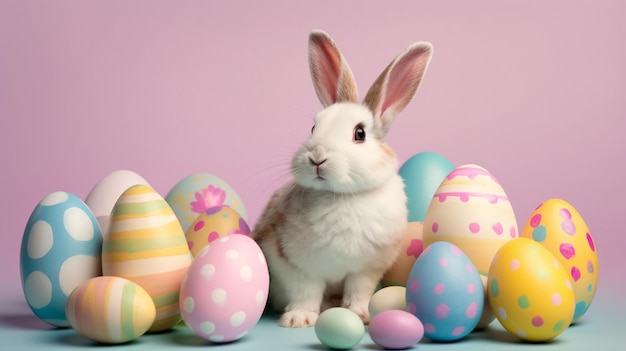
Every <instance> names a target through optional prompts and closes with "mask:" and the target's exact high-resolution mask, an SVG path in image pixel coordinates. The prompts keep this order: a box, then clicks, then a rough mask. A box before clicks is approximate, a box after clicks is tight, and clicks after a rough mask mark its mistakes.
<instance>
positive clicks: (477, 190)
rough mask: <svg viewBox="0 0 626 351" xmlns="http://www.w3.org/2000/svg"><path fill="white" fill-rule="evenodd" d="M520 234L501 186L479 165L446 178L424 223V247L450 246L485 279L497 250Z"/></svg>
mask: <svg viewBox="0 0 626 351" xmlns="http://www.w3.org/2000/svg"><path fill="white" fill-rule="evenodd" d="M517 234H518V233H517V220H516V218H515V213H514V212H513V208H512V206H511V203H510V202H509V199H508V197H507V196H506V194H505V193H504V190H503V189H502V186H500V184H499V183H498V181H497V180H496V178H495V177H494V176H493V175H492V174H491V173H489V171H487V170H486V169H484V168H482V167H480V166H476V165H463V166H459V167H457V168H455V169H454V170H453V171H452V172H450V174H448V175H447V176H446V177H445V179H444V180H443V182H441V185H440V186H439V188H438V189H437V191H436V192H435V195H434V196H433V199H432V202H431V203H430V207H429V208H428V212H427V214H426V218H425V220H424V234H423V237H424V246H428V245H430V244H432V243H434V242H436V241H447V242H451V243H453V244H454V245H456V246H458V247H459V248H460V249H461V250H463V252H464V253H465V254H466V255H467V256H468V257H469V258H470V260H472V262H473V263H474V265H475V266H476V268H477V269H478V272H479V273H480V274H483V275H487V273H488V272H489V265H490V264H491V260H492V259H493V256H494V255H495V254H496V252H497V251H498V249H499V248H500V247H501V246H502V245H503V244H504V243H506V242H507V241H509V240H511V239H513V238H516V237H517Z"/></svg>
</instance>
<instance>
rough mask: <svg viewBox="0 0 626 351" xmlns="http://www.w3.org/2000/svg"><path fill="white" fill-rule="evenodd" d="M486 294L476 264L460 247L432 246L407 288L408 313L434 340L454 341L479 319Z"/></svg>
mask: <svg viewBox="0 0 626 351" xmlns="http://www.w3.org/2000/svg"><path fill="white" fill-rule="evenodd" d="M484 299H485V293H484V290H483V284H482V281H481V279H480V275H479V274H478V271H477V270H476V267H475V266H474V264H473V263H472V262H471V261H470V259H469V258H468V257H467V256H466V255H465V253H464V252H463V251H462V250H461V249H459V248H458V247H457V246H455V245H453V244H451V243H449V242H445V241H438V242H435V243H432V244H431V245H429V246H428V247H426V249H424V251H423V252H422V254H421V255H420V257H419V258H418V259H417V261H415V264H414V265H413V268H412V269H411V273H410V274H409V280H408V281H407V287H406V301H407V310H408V311H409V312H411V313H413V314H414V315H415V316H416V317H417V318H419V320H420V321H422V323H423V325H424V335H425V336H426V337H427V338H429V339H431V340H434V341H455V340H459V339H461V338H463V337H465V336H466V335H467V334H469V333H470V332H471V331H472V330H474V328H475V327H476V325H477V324H478V321H479V320H480V317H481V315H482V312H483V308H484Z"/></svg>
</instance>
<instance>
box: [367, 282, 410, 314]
mask: <svg viewBox="0 0 626 351" xmlns="http://www.w3.org/2000/svg"><path fill="white" fill-rule="evenodd" d="M367 309H368V312H369V314H370V317H372V318H373V317H374V316H375V315H377V314H379V313H381V312H383V311H387V310H403V311H404V310H406V288H405V287H403V286H388V287H386V288H382V289H380V290H378V291H377V292H375V293H374V295H372V298H371V299H370V302H369V304H368V306H367Z"/></svg>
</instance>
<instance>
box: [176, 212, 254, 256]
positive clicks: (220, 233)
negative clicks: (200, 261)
mask: <svg viewBox="0 0 626 351" xmlns="http://www.w3.org/2000/svg"><path fill="white" fill-rule="evenodd" d="M230 234H244V235H248V236H249V235H250V228H249V227H248V224H247V223H246V221H245V220H244V219H243V217H242V216H241V215H240V214H239V212H237V211H235V210H234V209H232V208H230V207H228V206H215V207H211V208H209V209H208V210H206V211H205V212H202V213H201V214H200V215H199V216H198V217H197V218H196V219H195V220H194V221H193V222H192V223H191V225H190V226H189V228H188V229H187V232H185V237H186V238H187V243H188V244H189V249H190V250H191V254H192V255H193V257H196V255H197V254H198V253H199V252H200V251H202V249H203V248H204V247H205V246H207V245H209V244H210V243H211V242H212V241H214V240H216V239H219V238H221V237H224V236H227V235H230Z"/></svg>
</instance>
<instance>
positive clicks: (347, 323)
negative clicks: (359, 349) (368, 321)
mask: <svg viewBox="0 0 626 351" xmlns="http://www.w3.org/2000/svg"><path fill="white" fill-rule="evenodd" d="M315 335H317V338H318V339H319V340H320V342H321V343H322V344H324V346H326V347H328V348H330V349H335V350H348V349H351V348H353V347H354V346H356V345H357V344H358V343H359V342H361V339H363V336H364V335H365V326H364V325H363V322H362V321H361V318H359V316H358V315H357V314H356V313H354V312H352V311H350V310H349V309H347V308H341V307H334V308H330V309H327V310H326V311H324V312H322V313H321V314H320V316H319V318H318V319H317V323H315Z"/></svg>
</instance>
